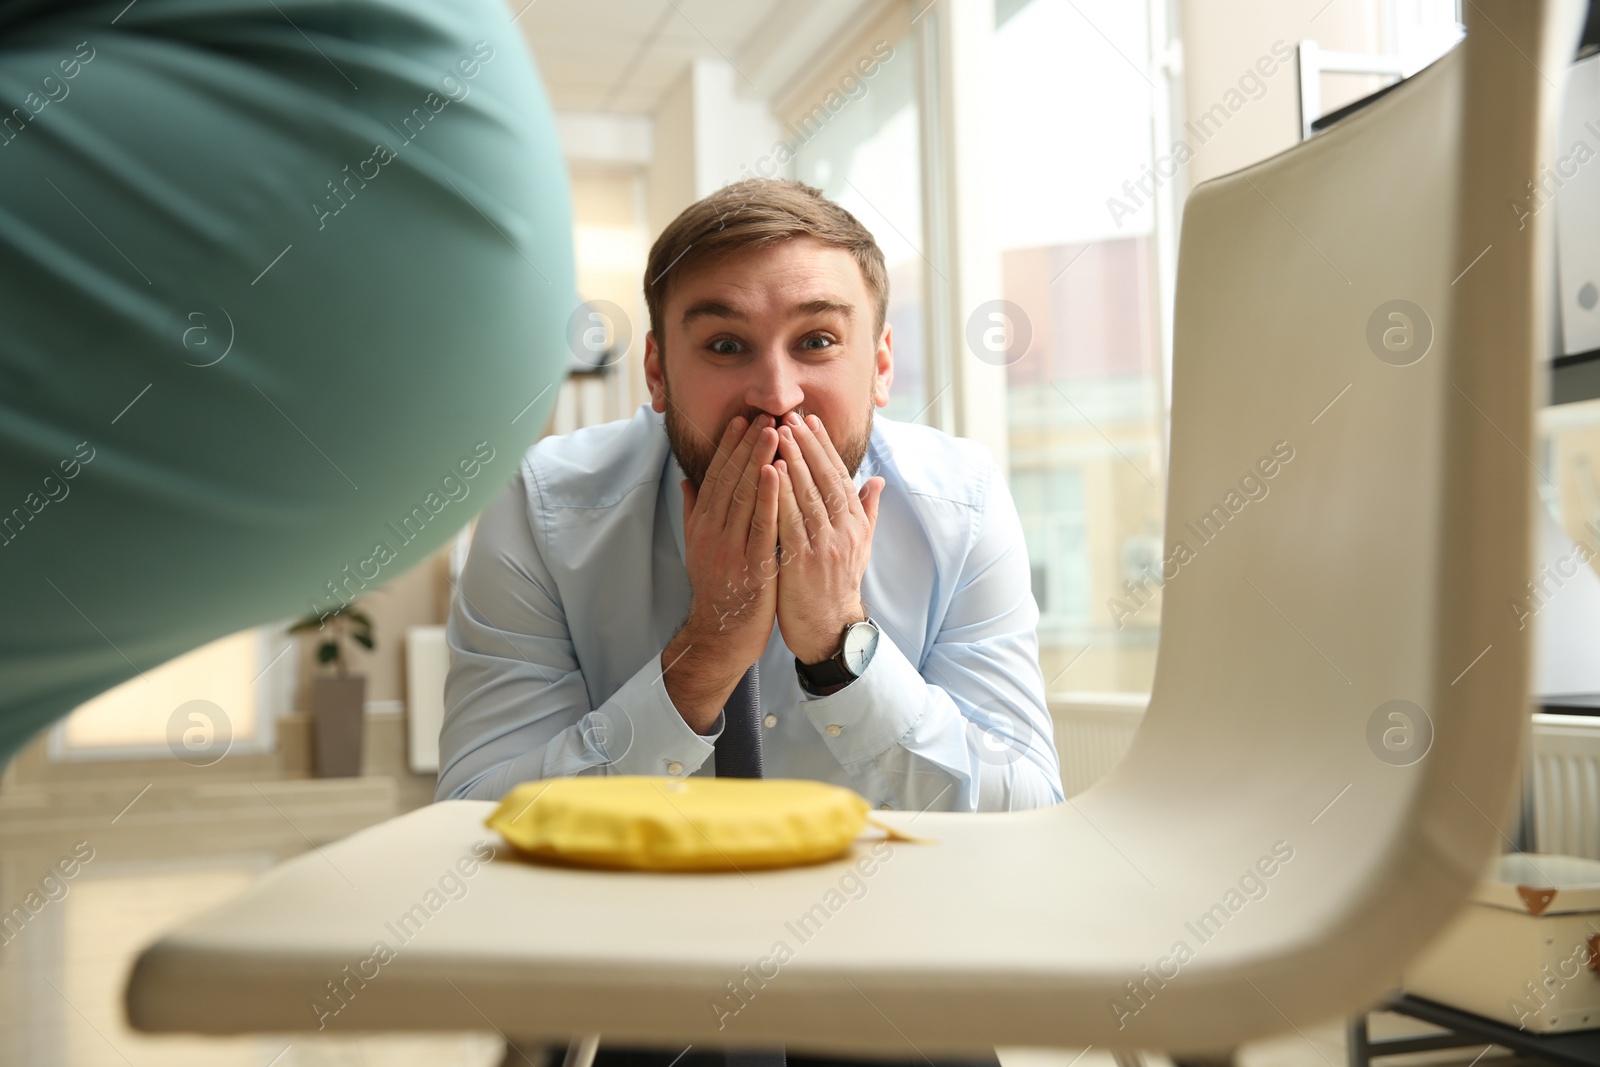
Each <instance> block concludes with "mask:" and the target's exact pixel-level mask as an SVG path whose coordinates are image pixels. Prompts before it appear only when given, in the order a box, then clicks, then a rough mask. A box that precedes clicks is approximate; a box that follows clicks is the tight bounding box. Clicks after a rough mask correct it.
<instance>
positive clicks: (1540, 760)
mask: <svg viewBox="0 0 1600 1067" xmlns="http://www.w3.org/2000/svg"><path fill="white" fill-rule="evenodd" d="M1149 699H1150V698H1149V696H1148V695H1147V694H1143V693H1069V694H1061V695H1058V696H1053V697H1051V698H1050V715H1051V718H1052V719H1054V721H1055V729H1056V738H1055V741H1056V751H1057V752H1058V753H1060V756H1061V784H1062V787H1063V788H1064V789H1065V790H1066V793H1067V796H1069V797H1071V796H1076V795H1077V794H1079V793H1081V792H1083V791H1084V790H1085V789H1088V788H1089V787H1090V786H1091V785H1093V784H1094V783H1095V782H1096V781H1098V780H1099V779H1100V778H1101V777H1102V776H1104V775H1105V774H1106V772H1108V771H1110V770H1111V768H1112V767H1115V766H1116V765H1117V761H1118V760H1120V759H1122V756H1123V753H1125V752H1127V750H1128V746H1129V745H1130V744H1132V743H1133V735H1134V733H1135V732H1136V731H1137V730H1138V729H1139V722H1140V720H1141V719H1142V718H1143V717H1144V709H1145V706H1146V704H1147V703H1148V702H1149ZM1529 758H1530V765H1531V767H1532V769H1533V788H1532V790H1531V792H1532V796H1533V836H1534V840H1533V848H1534V851H1536V852H1553V853H1558V854H1560V855H1564V856H1582V857H1584V858H1585V859H1593V860H1600V716H1591V715H1543V714H1536V715H1534V717H1533V739H1532V749H1531V752H1530V756H1529Z"/></svg>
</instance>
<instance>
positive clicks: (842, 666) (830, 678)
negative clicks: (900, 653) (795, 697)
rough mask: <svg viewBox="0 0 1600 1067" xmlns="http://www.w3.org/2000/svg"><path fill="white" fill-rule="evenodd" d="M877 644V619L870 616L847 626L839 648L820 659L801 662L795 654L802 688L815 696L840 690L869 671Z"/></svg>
mask: <svg viewBox="0 0 1600 1067" xmlns="http://www.w3.org/2000/svg"><path fill="white" fill-rule="evenodd" d="M877 648H878V624H877V623H875V622H873V621H872V619H871V618H870V617H869V618H868V619H867V621H866V622H853V623H851V624H850V625H849V626H846V627H845V628H844V635H843V636H842V637H841V638H840V640H839V651H837V652H835V653H834V654H833V655H832V656H829V657H828V658H827V659H825V660H823V661H822V662H821V663H801V662H800V657H799V656H796V657H795V660H794V672H795V674H796V675H798V676H799V678H800V688H801V689H803V690H805V691H806V692H807V693H809V694H810V695H812V696H814V697H825V696H831V695H833V694H834V693H837V692H838V691H839V690H841V689H843V688H844V687H845V686H847V685H849V684H850V683H851V682H853V681H855V680H856V679H857V678H859V677H861V675H863V674H864V673H866V670H867V664H869V663H871V662H872V654H873V652H875V651H877Z"/></svg>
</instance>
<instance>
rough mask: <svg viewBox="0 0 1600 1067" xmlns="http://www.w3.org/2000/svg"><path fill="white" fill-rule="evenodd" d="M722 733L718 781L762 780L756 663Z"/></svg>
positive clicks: (768, 1059) (746, 1063) (744, 1060)
mask: <svg viewBox="0 0 1600 1067" xmlns="http://www.w3.org/2000/svg"><path fill="white" fill-rule="evenodd" d="M722 715H723V722H722V734H721V735H720V736H719V737H718V738H717V743H716V753H717V777H718V778H762V777H765V775H764V774H763V773H762V767H761V698H760V674H759V672H758V671H757V669H756V665H755V664H753V663H752V664H751V665H750V669H749V670H747V671H745V672H744V677H743V678H740V679H739V684H738V685H736V686H734V687H733V692H732V693H731V694H730V695H729V696H728V702H727V703H726V704H724V705H722ZM723 1063H724V1064H725V1067H784V1055H783V1049H782V1048H775V1049H771V1050H766V1049H740V1050H734V1049H729V1050H727V1051H726V1052H724V1053H723Z"/></svg>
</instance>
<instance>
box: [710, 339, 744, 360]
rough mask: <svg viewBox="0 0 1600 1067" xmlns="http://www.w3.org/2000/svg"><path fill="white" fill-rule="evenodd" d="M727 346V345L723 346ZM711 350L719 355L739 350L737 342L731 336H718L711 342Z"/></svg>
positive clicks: (734, 353)
mask: <svg viewBox="0 0 1600 1067" xmlns="http://www.w3.org/2000/svg"><path fill="white" fill-rule="evenodd" d="M723 346H727V347H723ZM711 351H713V352H715V353H716V354H717V355H719V356H733V355H737V354H738V352H739V342H738V341H735V340H734V339H733V338H731V337H719V338H718V339H717V340H715V341H712V342H711Z"/></svg>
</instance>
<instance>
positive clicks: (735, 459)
mask: <svg viewBox="0 0 1600 1067" xmlns="http://www.w3.org/2000/svg"><path fill="white" fill-rule="evenodd" d="M770 422H771V418H770V416H767V415H762V416H760V417H759V418H757V419H756V420H755V421H754V422H751V423H749V424H747V425H746V428H745V430H744V432H743V433H742V434H741V435H740V436H739V437H738V439H737V440H736V441H735V442H734V444H733V446H732V447H731V448H730V449H729V451H728V454H727V457H726V458H725V459H724V461H723V463H722V466H721V468H720V469H719V471H718V472H717V479H716V481H715V482H712V481H711V473H710V471H709V470H708V471H707V472H706V482H705V484H703V485H702V487H701V488H702V489H705V488H706V487H707V486H709V488H710V491H709V493H707V494H706V505H707V508H708V510H707V512H706V518H707V519H709V520H710V521H711V522H712V523H713V524H714V528H719V529H720V528H723V527H726V526H727V524H728V521H729V512H730V511H731V510H732V508H733V503H734V501H733V498H734V492H735V490H736V489H738V488H739V486H740V483H741V482H742V481H745V480H748V481H749V483H750V484H749V486H748V488H749V489H750V490H752V496H753V495H754V494H753V490H754V488H755V478H754V474H755V471H753V470H751V469H749V467H750V459H751V454H752V453H753V452H754V451H755V449H756V446H757V442H759V441H760V440H761V438H762V436H763V435H764V434H765V432H766V427H767V426H768V425H769V424H770ZM735 423H744V419H743V417H735V418H734V419H733V420H732V421H731V422H730V423H729V427H730V429H731V428H732V426H733V424H735ZM718 451H719V452H720V451H721V450H720V449H719V450H718ZM763 462H765V461H763ZM757 466H759V464H758V465H757ZM746 521H747V522H748V521H749V520H748V518H746Z"/></svg>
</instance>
